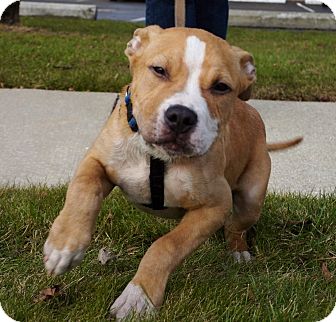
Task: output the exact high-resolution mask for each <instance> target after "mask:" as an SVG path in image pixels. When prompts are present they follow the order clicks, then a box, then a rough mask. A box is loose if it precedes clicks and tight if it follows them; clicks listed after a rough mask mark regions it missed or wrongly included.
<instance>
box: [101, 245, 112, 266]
mask: <svg viewBox="0 0 336 322" xmlns="http://www.w3.org/2000/svg"><path fill="white" fill-rule="evenodd" d="M115 258H116V256H115V255H113V254H112V252H111V251H109V250H108V249H107V248H106V247H103V248H101V249H100V250H99V253H98V260H99V262H100V263H101V264H102V265H106V264H107V263H108V262H109V261H110V260H111V259H115Z"/></svg>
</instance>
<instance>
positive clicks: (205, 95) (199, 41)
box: [125, 26, 256, 157]
mask: <svg viewBox="0 0 336 322" xmlns="http://www.w3.org/2000/svg"><path fill="white" fill-rule="evenodd" d="M125 53H126V55H127V56H128V58H129V61H130V69H131V73H132V78H133V80H132V84H131V92H132V102H133V113H134V116H135V118H136V120H137V123H138V126H139V132H140V135H141V136H142V138H143V139H144V140H145V141H146V142H147V143H148V144H149V145H151V146H153V147H154V148H155V149H158V150H159V151H161V152H164V153H165V154H167V155H168V156H170V157H174V156H197V155H202V154H204V153H206V152H207V151H208V149H209V148H210V146H211V145H212V143H213V142H214V141H215V139H216V137H217V136H218V133H219V132H220V128H221V127H223V126H225V124H226V123H227V121H228V119H229V117H230V115H231V112H232V109H233V106H234V103H235V100H236V99H238V97H239V98H241V99H244V100H246V99H248V98H249V96H250V94H251V86H252V84H253V82H254V81H255V79H256V75H255V67H254V64H253V58H252V56H251V55H250V54H249V53H247V52H245V51H243V50H241V49H240V48H238V47H233V46H230V45H229V44H228V43H227V42H226V41H224V40H222V39H220V38H218V37H216V36H214V35H212V34H210V33H208V32H206V31H204V30H199V29H188V28H170V29H161V28H160V27H158V26H150V27H146V28H142V29H137V30H136V31H135V32H134V36H133V39H132V40H131V41H130V42H129V43H128V44H127V48H126V50H125Z"/></svg>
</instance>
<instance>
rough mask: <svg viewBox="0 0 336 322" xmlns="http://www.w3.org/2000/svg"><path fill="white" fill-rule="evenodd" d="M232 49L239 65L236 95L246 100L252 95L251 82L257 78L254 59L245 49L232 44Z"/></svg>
mask: <svg viewBox="0 0 336 322" xmlns="http://www.w3.org/2000/svg"><path fill="white" fill-rule="evenodd" d="M232 49H233V51H234V53H235V55H236V56H237V58H238V62H239V67H240V86H239V92H238V97H239V98H240V99H242V100H244V101H247V100H249V99H250V97H251V95H252V88H253V84H254V82H255V81H256V79H257V75H256V68H255V66H254V60H253V57H252V55H251V54H250V53H248V52H247V51H245V50H242V49H241V48H239V47H235V46H232Z"/></svg>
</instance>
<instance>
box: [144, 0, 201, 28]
mask: <svg viewBox="0 0 336 322" xmlns="http://www.w3.org/2000/svg"><path fill="white" fill-rule="evenodd" d="M196 2H197V0H186V27H190V28H198V26H197V23H196V4H195V3H196ZM174 6H175V1H174V0H146V26H150V25H159V26H160V27H161V28H170V27H174V26H175V7H174Z"/></svg>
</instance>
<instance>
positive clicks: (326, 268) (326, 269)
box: [321, 262, 333, 281]
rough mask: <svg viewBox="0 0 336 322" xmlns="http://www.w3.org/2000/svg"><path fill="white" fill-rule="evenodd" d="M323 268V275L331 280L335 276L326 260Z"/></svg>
mask: <svg viewBox="0 0 336 322" xmlns="http://www.w3.org/2000/svg"><path fill="white" fill-rule="evenodd" d="M321 270H322V275H323V277H324V278H325V280H327V281H330V280H331V279H332V278H333V275H332V274H331V273H330V271H329V269H328V266H327V263H326V262H323V263H322V267H321Z"/></svg>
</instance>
